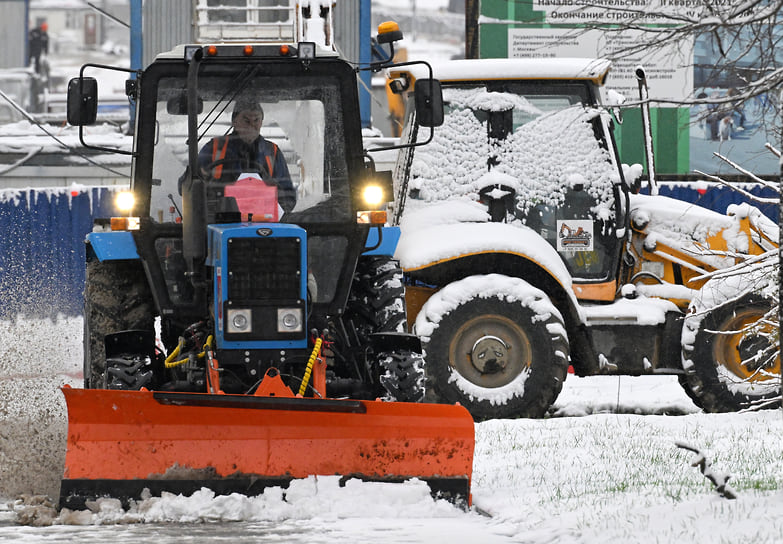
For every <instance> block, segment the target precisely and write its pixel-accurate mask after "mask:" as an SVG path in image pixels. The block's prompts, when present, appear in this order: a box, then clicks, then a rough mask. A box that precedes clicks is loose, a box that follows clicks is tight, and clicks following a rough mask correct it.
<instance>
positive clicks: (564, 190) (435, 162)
mask: <svg viewBox="0 0 783 544" xmlns="http://www.w3.org/2000/svg"><path fill="white" fill-rule="evenodd" d="M558 60H560V59H558ZM478 62H484V63H486V64H484V65H479V64H478ZM448 64H449V65H448V68H442V69H441V70H439V66H437V65H436V66H435V67H434V68H435V77H437V78H438V79H439V80H441V85H442V88H443V100H444V113H445V121H444V125H443V127H442V128H441V129H440V130H439V132H438V134H436V136H435V143H434V145H431V146H429V147H423V148H420V149H416V148H414V149H410V150H405V151H403V152H402V153H401V154H400V156H399V160H398V163H397V168H396V170H395V171H396V174H397V179H396V180H395V183H396V188H397V189H398V190H405V191H406V192H407V197H408V199H409V200H408V201H406V204H405V206H406V210H416V209H417V208H421V207H426V206H429V205H433V204H436V203H439V202H444V201H450V200H455V199H468V200H474V201H478V202H479V203H480V204H483V205H485V206H486V207H487V211H488V214H489V220H490V221H501V222H505V223H510V224H514V225H519V226H520V227H527V228H530V229H533V230H534V231H535V232H536V233H537V234H538V235H539V236H541V237H542V238H543V239H545V240H546V241H547V242H548V243H549V244H550V245H551V246H552V247H553V248H555V249H556V250H557V252H558V254H559V255H560V257H561V259H562V260H563V262H564V264H565V265H566V267H567V268H568V271H569V273H570V274H571V276H572V278H573V279H574V283H576V284H580V285H582V286H584V289H581V292H582V293H584V296H585V297H586V298H587V297H589V298H595V299H598V300H613V299H614V295H615V287H616V276H617V273H618V267H619V262H620V252H621V250H622V238H623V235H624V232H625V230H624V227H625V224H626V222H627V217H626V215H627V213H626V210H627V206H626V197H625V192H626V190H625V188H624V183H623V177H622V169H621V168H620V164H619V162H618V158H617V151H616V149H615V144H614V140H613V137H612V133H611V122H610V120H609V119H608V118H607V117H606V116H605V115H602V114H601V113H600V112H599V110H598V109H596V108H595V106H597V104H598V103H599V102H600V98H599V86H600V84H601V83H602V80H603V77H604V75H605V72H604V71H603V69H600V70H597V72H596V76H595V77H583V78H578V77H573V78H564V77H562V76H556V74H555V72H554V71H552V70H555V71H556V70H557V69H558V68H552V69H551V70H550V68H547V67H545V66H543V64H541V63H530V64H529V65H526V64H525V62H524V61H523V62H520V61H518V60H511V61H508V62H506V59H503V60H500V59H494V60H488V61H452V62H451V63H448ZM492 65H496V70H495V71H496V72H497V77H496V78H489V77H487V78H486V79H484V78H482V79H478V78H477V79H465V75H466V74H471V73H476V74H480V73H484V74H490V73H492V70H493V67H492ZM520 66H522V68H520ZM514 69H516V70H517V71H518V72H519V74H518V77H515V74H514V71H513V70H514ZM606 69H607V70H608V66H607V67H606ZM536 70H538V75H537V77H535V76H536V74H537V72H536ZM547 70H550V71H552V73H549V74H548V73H547ZM460 72H461V73H460ZM531 76H532V77H531ZM407 111H408V113H407V115H408V119H407V120H406V124H405V126H406V129H407V131H408V132H407V133H406V134H405V135H404V136H403V137H404V138H405V137H407V138H410V139H415V138H417V137H418V136H417V135H416V129H415V124H416V123H415V112H413V111H411V110H410V108H408V109H407ZM447 149H448V150H450V153H449V154H448V157H446V156H445V155H444V152H443V150H447ZM488 173H496V174H497V175H498V176H501V177H492V176H490V177H488V176H487V174H488ZM406 176H407V186H406V187H405V189H402V187H403V185H405V183H404V178H405V177H406ZM498 179H500V180H502V181H501V182H497V181H493V180H498ZM487 180H489V181H487ZM397 200H400V198H399V196H398V199H397ZM402 213H403V214H404V213H405V210H403V211H402ZM398 218H399V219H400V220H402V217H398Z"/></svg>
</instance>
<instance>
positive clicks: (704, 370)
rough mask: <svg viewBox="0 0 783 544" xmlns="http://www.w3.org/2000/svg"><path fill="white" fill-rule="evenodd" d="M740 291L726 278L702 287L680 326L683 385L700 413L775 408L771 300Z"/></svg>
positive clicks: (776, 372) (777, 399) (776, 367)
mask: <svg viewBox="0 0 783 544" xmlns="http://www.w3.org/2000/svg"><path fill="white" fill-rule="evenodd" d="M740 289H741V287H740V286H739V285H738V284H737V282H736V281H730V280H729V279H728V278H727V279H726V280H712V281H710V282H708V283H707V284H705V285H704V287H703V288H702V290H701V291H700V292H699V295H698V296H697V297H696V298H694V299H693V301H692V302H691V304H690V308H689V310H688V315H687V317H686V318H685V323H684V325H683V330H682V365H683V368H684V369H685V380H684V385H685V387H686V391H687V392H688V394H689V395H690V396H691V397H692V398H694V402H695V403H696V404H697V405H698V406H700V407H701V408H702V409H703V410H704V411H705V412H732V411H736V410H741V409H743V408H750V407H752V406H757V407H764V408H775V407H778V406H780V354H779V353H778V349H777V348H778V344H777V337H778V330H777V328H776V325H775V323H773V320H772V319H770V318H771V317H774V316H770V312H771V311H773V310H772V308H773V304H772V301H771V300H770V299H767V298H764V297H762V296H760V295H757V294H753V293H745V294H742V292H741V290H740Z"/></svg>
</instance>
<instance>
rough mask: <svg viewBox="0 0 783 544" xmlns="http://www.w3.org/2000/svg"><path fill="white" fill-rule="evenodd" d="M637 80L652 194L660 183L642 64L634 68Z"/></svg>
mask: <svg viewBox="0 0 783 544" xmlns="http://www.w3.org/2000/svg"><path fill="white" fill-rule="evenodd" d="M634 75H636V81H637V82H638V83H639V100H640V101H641V106H642V125H643V128H644V152H645V155H646V156H647V175H648V181H649V186H650V194H651V195H657V194H658V184H657V183H656V181H655V156H654V154H653V140H652V125H651V123H650V94H649V90H648V88H647V75H646V74H645V72H644V68H643V67H642V66H637V67H636V69H635V70H634Z"/></svg>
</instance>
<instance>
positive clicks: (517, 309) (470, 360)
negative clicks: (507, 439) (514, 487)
mask: <svg viewBox="0 0 783 544" xmlns="http://www.w3.org/2000/svg"><path fill="white" fill-rule="evenodd" d="M415 332H416V334H418V335H419V337H420V338H421V339H422V344H423V348H424V359H425V369H426V374H427V384H426V387H427V400H429V401H431V402H439V403H448V404H453V403H457V402H459V403H460V404H461V405H463V406H465V407H466V408H467V409H468V411H469V412H470V413H471V415H472V416H473V418H474V419H475V420H476V421H483V420H487V419H496V418H518V417H528V418H539V417H543V416H544V415H545V414H546V411H547V409H548V408H549V407H550V406H551V405H552V403H553V402H554V401H555V399H556V398H557V395H558V394H559V393H560V390H561V389H562V387H563V382H564V381H565V378H566V372H567V370H568V339H567V336H566V332H565V326H564V324H563V318H562V317H561V315H560V312H559V311H558V310H557V308H556V307H555V306H554V305H553V304H552V302H551V301H550V300H549V298H548V297H547V296H546V295H545V294H544V293H543V292H542V291H540V290H539V289H536V288H535V287H533V286H532V285H530V284H529V283H527V282H525V281H524V280H521V279H519V278H511V277H508V276H502V275H498V274H492V275H489V276H472V277H469V278H465V279H463V280H460V281H457V282H454V283H451V284H449V285H447V286H446V287H444V288H443V289H441V291H439V292H438V293H436V294H435V295H433V296H432V297H431V298H430V299H429V300H428V301H427V302H426V303H425V304H424V306H423V307H422V309H421V311H420V312H419V315H418V316H417V319H416V325H415Z"/></svg>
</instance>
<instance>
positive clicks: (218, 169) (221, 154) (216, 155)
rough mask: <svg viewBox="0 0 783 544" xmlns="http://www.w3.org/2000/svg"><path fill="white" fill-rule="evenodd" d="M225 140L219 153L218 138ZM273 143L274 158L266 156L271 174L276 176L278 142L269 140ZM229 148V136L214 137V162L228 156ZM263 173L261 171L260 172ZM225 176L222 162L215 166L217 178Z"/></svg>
mask: <svg viewBox="0 0 783 544" xmlns="http://www.w3.org/2000/svg"><path fill="white" fill-rule="evenodd" d="M221 139H222V140H223V147H222V148H221V149H220V152H219V153H218V145H219V144H218V140H221ZM269 143H270V144H272V153H273V154H274V156H273V158H274V160H272V159H271V158H270V157H269V155H267V156H266V157H264V158H265V159H266V167H267V169H268V170H269V175H270V176H274V169H275V161H277V150H278V147H277V144H275V143H274V142H269ZM227 149H228V136H226V137H225V138H213V139H212V162H215V161H219V160H223V159H225V158H226V150H227ZM259 173H261V172H259ZM221 177H223V165H222V164H220V165H218V166H216V167H215V179H220V178H221Z"/></svg>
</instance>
